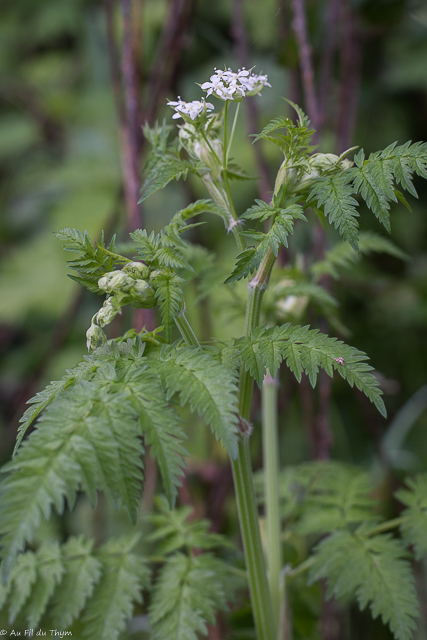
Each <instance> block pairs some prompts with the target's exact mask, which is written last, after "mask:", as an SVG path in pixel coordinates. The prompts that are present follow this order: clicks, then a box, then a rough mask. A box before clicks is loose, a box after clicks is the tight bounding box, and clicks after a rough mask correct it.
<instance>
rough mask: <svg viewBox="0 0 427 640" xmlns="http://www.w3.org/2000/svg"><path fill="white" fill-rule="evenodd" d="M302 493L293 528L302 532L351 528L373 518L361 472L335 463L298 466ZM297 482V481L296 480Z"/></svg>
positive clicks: (366, 478) (367, 483) (365, 478)
mask: <svg viewBox="0 0 427 640" xmlns="http://www.w3.org/2000/svg"><path fill="white" fill-rule="evenodd" d="M303 473H304V475H305V493H306V497H305V500H304V506H303V509H302V515H301V518H300V519H299V521H298V523H297V524H296V527H295V528H296V531H298V533H301V534H303V535H307V534H311V533H321V534H323V533H330V532H332V531H335V530H338V529H349V530H351V529H354V526H355V525H356V524H360V523H362V522H369V521H370V520H371V521H374V520H377V516H376V515H375V514H374V513H373V506H374V504H375V503H374V501H373V500H372V498H370V497H369V493H370V492H371V491H372V486H371V482H370V479H369V476H368V474H367V473H365V472H364V471H361V470H360V469H356V468H354V467H350V466H348V465H343V464H337V463H333V462H332V463H331V462H328V463H317V464H313V465H310V466H309V465H302V469H301V474H300V475H302V474H303ZM297 482H298V481H297Z"/></svg>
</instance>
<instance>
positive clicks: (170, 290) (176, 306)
mask: <svg viewBox="0 0 427 640" xmlns="http://www.w3.org/2000/svg"><path fill="white" fill-rule="evenodd" d="M181 282H183V280H182V278H180V277H179V276H177V275H176V273H172V272H170V271H169V272H168V271H164V272H162V273H160V274H159V275H158V276H157V277H156V279H155V281H154V285H155V292H156V302H157V304H158V305H159V308H160V316H161V319H162V324H163V327H164V329H165V332H166V339H167V340H168V341H169V340H170V337H171V332H172V328H173V326H174V323H175V318H177V317H178V316H179V314H180V313H181V312H182V310H183V308H184V293H183V291H182V287H181Z"/></svg>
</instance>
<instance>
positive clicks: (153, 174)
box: [139, 153, 207, 202]
mask: <svg viewBox="0 0 427 640" xmlns="http://www.w3.org/2000/svg"><path fill="white" fill-rule="evenodd" d="M206 170H207V167H206V165H204V164H203V162H195V161H193V160H181V158H179V157H177V156H176V155H173V154H171V153H167V154H160V153H156V154H155V156H154V157H153V159H152V160H151V163H150V168H149V172H148V175H147V179H146V181H145V182H144V184H143V186H142V189H141V198H140V200H139V202H143V201H144V200H145V199H146V198H148V197H149V196H151V195H153V193H156V191H159V190H160V189H164V188H165V187H166V186H167V185H168V184H169V182H172V180H179V179H180V178H183V179H184V180H185V179H186V178H187V175H188V173H189V172H190V173H198V172H206Z"/></svg>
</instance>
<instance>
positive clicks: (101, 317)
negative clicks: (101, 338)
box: [93, 298, 120, 327]
mask: <svg viewBox="0 0 427 640" xmlns="http://www.w3.org/2000/svg"><path fill="white" fill-rule="evenodd" d="M119 311H120V307H119V306H118V305H117V304H113V301H112V299H111V298H108V299H107V300H106V301H105V302H104V304H103V305H102V307H101V308H100V310H99V311H98V313H96V314H95V315H94V317H93V319H94V320H96V321H97V323H98V324H99V326H100V327H105V325H106V324H110V322H111V321H112V320H113V318H115V317H116V315H117V314H118V313H119Z"/></svg>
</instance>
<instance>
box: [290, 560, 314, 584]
mask: <svg viewBox="0 0 427 640" xmlns="http://www.w3.org/2000/svg"><path fill="white" fill-rule="evenodd" d="M313 563H314V557H313V556H310V557H309V558H307V560H304V562H301V564H299V565H297V566H296V567H295V568H294V569H289V571H286V572H285V573H286V578H287V579H289V578H296V576H299V575H301V573H305V572H306V571H308V570H309V569H310V567H311V566H312V565H313Z"/></svg>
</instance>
